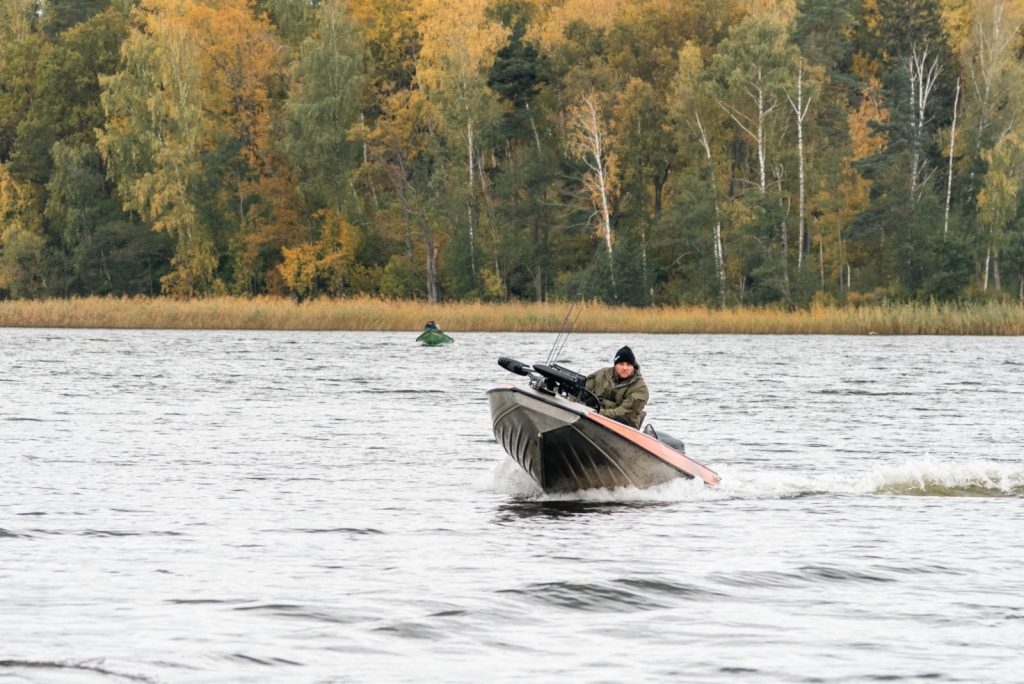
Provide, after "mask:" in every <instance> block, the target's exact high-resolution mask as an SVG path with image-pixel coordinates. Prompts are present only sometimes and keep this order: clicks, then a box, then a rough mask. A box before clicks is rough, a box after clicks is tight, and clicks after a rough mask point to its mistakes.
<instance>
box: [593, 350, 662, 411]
mask: <svg viewBox="0 0 1024 684" xmlns="http://www.w3.org/2000/svg"><path fill="white" fill-rule="evenodd" d="M612 363H613V364H614V365H613V366H611V367H610V368H601V369H600V370H596V371H594V372H593V373H591V374H590V375H588V376H587V384H586V387H587V389H588V390H590V391H591V392H593V393H594V395H595V396H596V397H597V398H598V401H600V402H601V408H600V409H599V410H598V413H600V414H601V415H602V416H608V417H609V418H614V419H615V420H617V421H619V422H620V423H625V424H626V425H629V426H631V427H635V428H639V427H640V423H641V422H643V418H644V407H645V406H647V399H648V398H649V396H650V395H649V393H648V391H647V383H646V382H644V376H643V375H641V374H640V364H639V363H637V362H636V356H635V355H634V354H633V350H632V349H630V348H629V347H623V348H622V349H620V350H619V351H617V352H615V359H614V360H613V362H612Z"/></svg>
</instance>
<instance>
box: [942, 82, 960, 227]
mask: <svg viewBox="0 0 1024 684" xmlns="http://www.w3.org/2000/svg"><path fill="white" fill-rule="evenodd" d="M959 107H960V77H959V76H958V77H957V79H956V95H955V96H954V97H953V123H952V125H951V126H950V129H949V169H948V171H947V173H946V216H945V220H944V222H943V224H942V234H943V235H946V234H947V233H949V206H950V204H951V203H952V199H953V152H954V150H955V149H956V115H957V109H958V108H959Z"/></svg>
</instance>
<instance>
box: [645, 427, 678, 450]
mask: <svg viewBox="0 0 1024 684" xmlns="http://www.w3.org/2000/svg"><path fill="white" fill-rule="evenodd" d="M644 432H645V433H647V434H648V435H650V436H651V437H653V438H654V439H656V440H658V441H659V442H661V443H662V444H666V445H668V446H670V447H672V448H673V449H675V450H676V451H678V452H679V453H681V454H685V453H686V445H685V444H683V440H681V439H679V438H678V437H673V436H672V435H670V434H668V433H667V432H658V431H657V430H655V429H654V426H653V425H651V424H650V423H648V424H647V425H645V426H644Z"/></svg>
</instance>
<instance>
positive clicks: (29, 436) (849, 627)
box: [0, 321, 1024, 684]
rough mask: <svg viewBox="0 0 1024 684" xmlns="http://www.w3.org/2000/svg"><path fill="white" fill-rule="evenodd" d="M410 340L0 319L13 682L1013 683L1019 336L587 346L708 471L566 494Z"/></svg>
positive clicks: (1023, 381)
mask: <svg viewBox="0 0 1024 684" xmlns="http://www.w3.org/2000/svg"><path fill="white" fill-rule="evenodd" d="M442 323H443V321H442ZM418 332H419V331H410V332H408V333H366V332H360V333H355V332H336V333H323V332H315V333H314V332H233V331H116V330H40V329H0V349H2V351H0V398H2V402H0V466H2V470H0V637H2V639H0V683H2V684H13V683H18V684H21V683H23V682H33V683H37V682H42V683H47V684H49V683H60V684H66V683H75V684H78V683H82V682H88V683H92V682H111V683H113V682H167V683H178V682H275V683H276V682H286V683H290V682H303V683H305V682H485V681H486V682H521V681H541V682H546V681H551V682H554V681H571V682H716V683H718V682H721V683H727V682H728V683H732V682H742V683H748V682H749V683H760V682H844V683H845V682H878V681H895V682H925V681H927V682H1020V681H1024V674H1022V673H1024V650H1022V646H1024V546H1022V539H1024V458H1022V457H1024V454H1022V451H1024V449H1022V447H1024V428H1022V421H1021V404H1022V400H1024V338H979V337H881V336H864V337H832V336H807V337H802V336H769V337H753V336H696V335H619V334H616V335H599V334H576V335H573V336H572V337H570V338H569V343H568V345H567V346H566V348H565V352H564V354H563V355H562V357H561V358H560V359H558V361H559V362H560V363H561V364H563V365H566V366H569V367H573V368H576V369H577V370H580V371H589V370H592V369H593V368H596V367H598V366H601V365H607V364H608V362H609V361H610V358H611V356H612V354H613V353H614V352H615V350H616V349H617V348H618V347H620V346H621V345H623V344H629V345H631V346H632V347H633V349H634V351H635V352H636V354H637V357H638V359H639V362H640V364H641V367H642V370H643V372H644V374H645V377H646V379H647V382H648V385H649V386H650V388H651V392H652V400H651V403H650V404H649V405H648V417H649V419H650V420H651V422H652V423H654V424H655V426H656V427H658V428H659V429H661V430H663V431H666V432H668V433H670V434H673V435H676V436H677V437H680V438H683V439H684V440H685V441H686V444H687V451H688V453H689V455H690V456H691V457H693V458H695V459H697V460H698V461H700V462H702V463H704V464H705V465H707V466H709V467H711V468H713V469H714V470H715V471H717V472H718V473H719V475H721V477H722V484H721V486H719V487H717V488H709V487H706V486H704V485H703V484H700V483H698V482H693V481H686V480H679V481H678V482H675V483H672V484H671V485H669V486H666V487H663V488H659V489H655V490H645V491H639V490H622V491H614V492H607V491H605V492H591V493H587V494H583V495H578V496H558V497H547V496H543V495H541V494H540V493H538V491H537V490H536V489H534V487H533V485H532V484H531V482H530V481H529V480H528V479H527V478H525V476H524V475H523V474H522V473H521V471H519V470H518V468H517V466H515V465H514V464H513V463H512V462H511V461H510V460H509V459H507V458H506V457H505V455H504V453H503V452H502V450H501V447H500V446H499V445H498V444H497V443H496V442H495V441H494V438H493V435H492V433H491V427H490V416H489V414H488V407H487V398H486V391H487V390H488V389H489V388H490V387H493V386H494V385H497V384H501V383H506V382H518V381H521V380H522V378H517V376H513V375H511V374H509V373H507V372H505V371H504V370H503V369H501V368H500V367H499V366H498V365H497V363H496V359H497V357H498V356H501V355H507V356H513V357H516V358H518V359H520V360H523V361H526V362H531V363H532V362H542V361H545V360H546V358H547V354H548V349H549V347H550V345H551V344H552V343H553V342H554V335H550V334H543V335H541V334H484V333H477V334H469V333H459V332H458V331H453V332H452V335H453V336H454V337H455V340H456V341H455V344H454V345H452V346H449V347H438V348H426V347H418V346H416V345H415V344H414V342H413V340H414V339H415V337H416V335H417V333H418Z"/></svg>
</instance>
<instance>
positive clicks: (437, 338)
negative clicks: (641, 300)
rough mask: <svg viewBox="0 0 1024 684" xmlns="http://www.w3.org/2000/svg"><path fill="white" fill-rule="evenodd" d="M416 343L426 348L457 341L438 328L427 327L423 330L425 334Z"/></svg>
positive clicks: (422, 333) (421, 334)
mask: <svg viewBox="0 0 1024 684" xmlns="http://www.w3.org/2000/svg"><path fill="white" fill-rule="evenodd" d="M416 341H417V342H419V343H420V344H422V345H423V346H425V347H436V346H438V345H442V344H451V343H452V342H454V341H455V340H453V339H452V338H451V337H449V336H448V335H446V334H444V333H443V332H441V331H440V330H438V329H437V328H430V327H427V328H424V329H423V332H421V333H420V336H419V337H417V338H416Z"/></svg>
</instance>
